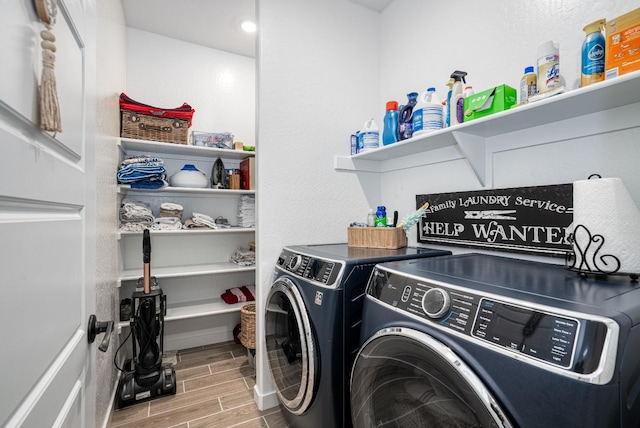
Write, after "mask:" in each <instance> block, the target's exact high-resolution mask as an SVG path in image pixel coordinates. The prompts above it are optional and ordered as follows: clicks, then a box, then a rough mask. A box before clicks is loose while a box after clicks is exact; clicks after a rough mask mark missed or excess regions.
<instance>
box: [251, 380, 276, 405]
mask: <svg viewBox="0 0 640 428" xmlns="http://www.w3.org/2000/svg"><path fill="white" fill-rule="evenodd" d="M253 400H254V401H255V402H256V405H257V406H258V409H260V410H267V409H271V408H272V407H276V406H278V405H279V404H280V402H279V401H278V395H277V394H276V392H275V391H272V392H270V393H268V394H261V393H260V391H258V385H255V386H254V387H253Z"/></svg>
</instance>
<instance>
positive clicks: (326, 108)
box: [256, 0, 380, 406]
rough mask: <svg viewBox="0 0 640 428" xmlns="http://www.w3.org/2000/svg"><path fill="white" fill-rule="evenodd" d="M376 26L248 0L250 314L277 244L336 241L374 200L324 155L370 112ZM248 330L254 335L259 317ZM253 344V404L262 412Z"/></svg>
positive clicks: (324, 7)
mask: <svg viewBox="0 0 640 428" xmlns="http://www.w3.org/2000/svg"><path fill="white" fill-rule="evenodd" d="M378 20H379V15H378V14H377V13H375V12H372V11H369V10H366V9H364V8H362V7H360V6H356V5H354V4H351V3H348V2H346V1H345V0H328V1H327V0H324V1H312V0H304V1H300V0H269V1H268V2H260V1H259V2H258V21H259V27H260V30H259V31H260V34H259V38H260V45H259V53H258V58H259V59H258V68H259V71H258V110H259V117H258V135H259V141H258V143H257V147H258V152H257V162H258V166H257V168H258V172H257V174H258V184H257V190H258V191H257V204H258V211H257V214H258V231H257V248H258V276H259V278H258V280H259V287H258V291H259V296H258V302H257V303H258V307H259V308H260V307H264V299H265V297H266V295H267V293H268V291H269V287H270V285H271V283H270V279H271V278H272V273H273V269H274V266H275V261H276V259H277V257H278V255H279V253H280V250H281V249H282V247H283V246H285V245H289V244H314V243H335V242H346V240H347V236H346V235H347V226H348V225H349V223H350V222H352V221H357V220H359V221H365V220H366V214H367V209H368V207H370V206H375V205H376V204H377V203H378V202H379V200H380V198H379V189H378V187H377V178H376V177H375V176H370V177H369V176H367V175H366V174H365V175H364V176H362V177H358V176H356V175H353V174H336V173H335V171H334V169H333V158H334V155H336V154H342V155H348V154H349V147H350V146H349V135H350V134H351V133H352V132H354V131H356V130H357V129H359V128H360V127H361V126H362V123H363V122H364V120H365V119H366V118H367V117H370V116H372V115H374V114H375V113H376V109H377V101H378V98H379V90H378V87H379V81H380V78H379V73H378V63H379V58H378V41H377V32H378ZM370 178H371V179H370ZM363 189H367V192H363ZM367 197H368V198H369V199H367ZM257 326H258V332H257V334H258V337H262V336H263V334H264V326H263V325H262V323H261V318H258V321H257ZM263 346H264V345H263V343H259V344H258V351H257V352H258V359H257V379H256V398H257V401H258V404H259V406H260V405H265V403H266V405H268V406H270V405H275V401H271V402H269V399H271V400H273V399H275V397H273V395H272V392H273V387H272V384H271V379H270V374H269V372H268V367H267V366H266V360H264V358H262V357H261V356H262V355H264V354H263V352H264V348H263Z"/></svg>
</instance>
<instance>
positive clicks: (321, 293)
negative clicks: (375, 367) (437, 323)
mask: <svg viewBox="0 0 640 428" xmlns="http://www.w3.org/2000/svg"><path fill="white" fill-rule="evenodd" d="M447 254H451V253H450V252H448V251H440V250H434V249H429V248H401V249H396V250H387V249H374V248H356V247H349V246H347V244H328V245H305V246H291V247H285V248H284V249H283V250H282V252H281V254H280V257H279V258H278V260H277V262H276V267H275V272H274V281H273V284H272V287H271V289H270V291H269V295H268V297H267V301H266V318H265V333H266V348H267V360H268V363H269V367H270V370H271V374H272V377H273V380H274V384H275V388H276V392H277V394H278V398H279V401H280V405H281V408H282V413H283V415H284V418H285V419H286V421H287V423H288V424H289V426H290V427H294V428H295V427H305V428H327V427H331V428H342V427H350V426H351V419H350V415H349V396H348V388H349V386H348V385H349V374H350V371H351V363H352V362H353V358H354V357H355V354H356V352H357V350H358V345H359V340H360V322H361V318H362V315H361V314H362V301H363V297H364V290H365V286H366V284H367V281H368V280H369V276H370V275H371V271H372V269H373V267H374V266H375V265H376V264H378V263H383V262H388V261H393V260H409V259H411V260H415V259H420V258H425V257H434V256H440V255H447Z"/></svg>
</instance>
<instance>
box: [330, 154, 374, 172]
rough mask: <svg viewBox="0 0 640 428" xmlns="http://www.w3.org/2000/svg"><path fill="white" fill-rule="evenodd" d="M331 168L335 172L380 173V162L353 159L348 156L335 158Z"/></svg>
mask: <svg viewBox="0 0 640 428" xmlns="http://www.w3.org/2000/svg"><path fill="white" fill-rule="evenodd" d="M333 167H334V169H335V170H337V171H366V172H381V171H380V161H374V160H365V159H353V158H351V157H349V156H335V157H334V159H333Z"/></svg>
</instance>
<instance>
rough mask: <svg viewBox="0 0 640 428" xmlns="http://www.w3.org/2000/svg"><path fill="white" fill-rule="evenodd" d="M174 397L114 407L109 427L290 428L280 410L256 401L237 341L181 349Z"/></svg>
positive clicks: (249, 371)
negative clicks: (259, 408)
mask: <svg viewBox="0 0 640 428" xmlns="http://www.w3.org/2000/svg"><path fill="white" fill-rule="evenodd" d="M174 368H175V370H176V381H177V392H176V395H172V396H164V397H160V398H156V399H154V400H151V401H148V402H145V403H139V404H135V405H132V406H129V407H125V408H124V409H116V410H114V411H113V414H112V417H111V425H110V426H111V427H113V428H115V427H136V428H143V427H153V428H162V427H167V428H169V427H172V428H200V427H207V428H209V427H210V428H231V427H234V428H286V427H287V424H286V422H285V420H284V419H283V417H282V415H281V413H280V408H279V407H274V408H272V409H268V410H264V411H260V410H258V407H257V406H256V404H255V402H254V401H253V387H254V385H255V370H254V369H253V368H252V367H250V366H249V359H248V356H247V350H246V348H244V347H243V346H242V345H238V344H236V343H234V342H225V343H219V344H216V345H210V346H204V347H199V348H192V349H186V350H183V351H178V353H177V363H176V364H175V366H174Z"/></svg>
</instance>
